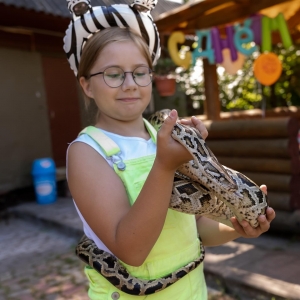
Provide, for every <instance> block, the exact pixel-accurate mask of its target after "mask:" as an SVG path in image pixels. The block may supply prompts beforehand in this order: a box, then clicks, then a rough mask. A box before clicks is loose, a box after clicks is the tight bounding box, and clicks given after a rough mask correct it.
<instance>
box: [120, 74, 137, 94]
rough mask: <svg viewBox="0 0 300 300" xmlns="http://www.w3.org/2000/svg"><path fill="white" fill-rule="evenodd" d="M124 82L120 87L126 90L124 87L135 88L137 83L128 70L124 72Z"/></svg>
mask: <svg viewBox="0 0 300 300" xmlns="http://www.w3.org/2000/svg"><path fill="white" fill-rule="evenodd" d="M124 77H125V78H124V82H123V84H122V89H123V90H126V89H132V88H137V84H136V83H135V81H134V79H133V74H132V73H130V72H126V73H125V74H124Z"/></svg>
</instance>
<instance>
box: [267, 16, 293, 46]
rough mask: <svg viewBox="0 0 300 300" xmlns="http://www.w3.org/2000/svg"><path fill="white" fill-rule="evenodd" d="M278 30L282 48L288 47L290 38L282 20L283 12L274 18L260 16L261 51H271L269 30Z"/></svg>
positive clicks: (290, 42)
mask: <svg viewBox="0 0 300 300" xmlns="http://www.w3.org/2000/svg"><path fill="white" fill-rule="evenodd" d="M275 30H279V32H280V36H281V40H282V44H283V46H284V48H286V49H287V48H289V47H290V46H292V44H293V43H292V39H291V36H290V33H289V30H288V27H287V25H286V22H285V20H284V17H283V14H282V13H280V14H278V15H277V17H275V18H268V17H266V16H264V17H263V18H262V45H261V51H262V52H265V51H269V52H270V51H271V49H272V37H271V32H272V31H275Z"/></svg>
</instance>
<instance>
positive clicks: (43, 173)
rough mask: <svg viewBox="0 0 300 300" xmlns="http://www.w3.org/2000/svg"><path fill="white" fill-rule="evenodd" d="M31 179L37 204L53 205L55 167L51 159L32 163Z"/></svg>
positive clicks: (55, 194) (55, 188) (54, 199)
mask: <svg viewBox="0 0 300 300" xmlns="http://www.w3.org/2000/svg"><path fill="white" fill-rule="evenodd" d="M31 175H32V177H33V183H34V189H35V195H36V200H37V202H38V203H39V204H49V203H53V202H55V201H56V199H57V187H56V167H55V163H54V161H53V159H52V158H41V159H36V160H34V161H33V165H32V171H31Z"/></svg>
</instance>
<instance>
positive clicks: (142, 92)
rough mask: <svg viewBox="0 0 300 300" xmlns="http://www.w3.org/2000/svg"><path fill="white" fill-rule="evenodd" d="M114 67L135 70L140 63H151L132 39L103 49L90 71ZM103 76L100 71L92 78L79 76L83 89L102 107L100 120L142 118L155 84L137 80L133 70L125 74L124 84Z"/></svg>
mask: <svg viewBox="0 0 300 300" xmlns="http://www.w3.org/2000/svg"><path fill="white" fill-rule="evenodd" d="M112 66H113V67H119V68H121V69H123V71H124V72H132V71H133V70H134V69H136V68H137V67H139V66H145V67H148V63H147V60H146V58H145V57H144V56H143V54H142V53H141V51H140V50H139V48H138V47H137V46H136V45H135V44H134V43H133V42H132V41H122V42H115V43H111V44H109V45H107V46H106V47H105V48H104V49H103V50H102V52H101V53H100V55H99V56H98V58H97V60H96V62H95V64H94V66H93V67H92V69H91V72H90V74H94V73H98V72H103V71H104V70H105V69H107V68H108V67H112ZM103 76H104V75H103V74H99V75H96V76H93V77H91V78H90V79H89V80H86V79H85V78H83V77H81V78H80V84H81V86H82V88H83V90H84V92H85V93H86V95H87V96H88V97H90V98H93V99H94V100H95V102H96V104H97V106H98V108H99V111H100V119H101V122H102V121H103V122H105V120H108V119H110V120H111V119H115V120H119V121H132V120H135V119H137V118H141V115H142V112H143V111H144V110H145V108H146V107H147V105H148V104H149V102H150V99H151V92H152V84H151V83H150V84H149V85H148V86H145V87H141V86H139V85H137V84H136V83H135V81H134V80H133V77H132V74H131V73H126V74H125V80H124V82H123V84H122V85H121V86H119V87H117V88H112V87H110V86H108V85H107V84H106V83H105V81H104V78H103ZM99 121H100V120H99Z"/></svg>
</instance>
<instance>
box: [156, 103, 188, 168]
mask: <svg viewBox="0 0 300 300" xmlns="http://www.w3.org/2000/svg"><path fill="white" fill-rule="evenodd" d="M177 118H178V114H177V111H176V110H174V109H173V110H172V111H171V112H170V115H169V116H168V117H167V118H166V119H165V121H164V123H163V125H162V126H161V128H160V130H159V131H158V133H157V155H156V161H157V162H159V163H160V164H161V165H162V166H163V168H165V169H166V170H172V171H175V170H176V169H177V168H178V167H179V166H180V165H182V164H184V163H186V162H188V161H189V160H191V159H193V157H192V155H191V154H190V153H189V152H188V151H187V150H186V148H185V147H183V146H182V145H181V144H180V143H179V142H177V141H175V140H174V139H173V138H172V136H171V132H172V130H173V127H174V125H175V124H176V121H177Z"/></svg>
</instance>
